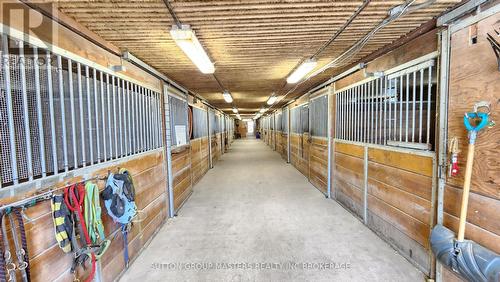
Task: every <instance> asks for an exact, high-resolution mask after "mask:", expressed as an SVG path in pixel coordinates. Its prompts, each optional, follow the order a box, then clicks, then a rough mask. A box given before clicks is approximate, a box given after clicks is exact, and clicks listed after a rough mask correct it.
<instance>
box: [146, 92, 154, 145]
mask: <svg viewBox="0 0 500 282" xmlns="http://www.w3.org/2000/svg"><path fill="white" fill-rule="evenodd" d="M152 95H153V93H152V91H151V90H149V89H148V96H147V98H148V100H147V101H148V109H147V113H148V131H149V132H148V136H149V139H150V140H149V149H150V150H151V149H153V141H154V139H153V107H152V105H151V102H152V101H151V99H152Z"/></svg>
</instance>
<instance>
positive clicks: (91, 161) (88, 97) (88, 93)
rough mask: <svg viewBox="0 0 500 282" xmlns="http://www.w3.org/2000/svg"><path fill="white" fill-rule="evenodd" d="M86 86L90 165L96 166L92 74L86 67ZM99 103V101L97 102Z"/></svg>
mask: <svg viewBox="0 0 500 282" xmlns="http://www.w3.org/2000/svg"><path fill="white" fill-rule="evenodd" d="M85 84H86V86H87V118H88V127H89V128H88V129H89V153H90V165H93V164H94V144H93V143H94V138H93V134H92V118H91V117H92V116H93V115H92V106H91V103H90V99H91V98H90V97H91V96H90V74H89V67H88V66H85ZM96 103H97V101H96Z"/></svg>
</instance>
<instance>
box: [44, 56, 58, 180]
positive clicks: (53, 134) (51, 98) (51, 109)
mask: <svg viewBox="0 0 500 282" xmlns="http://www.w3.org/2000/svg"><path fill="white" fill-rule="evenodd" d="M46 57H47V62H46V65H47V92H48V94H49V112H50V133H51V140H52V166H53V170H54V175H56V174H57V173H58V171H59V167H58V164H57V143H56V121H55V114H54V88H53V87H52V58H51V54H50V51H47V54H46Z"/></svg>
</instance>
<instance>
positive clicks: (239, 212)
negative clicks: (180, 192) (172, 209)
mask: <svg viewBox="0 0 500 282" xmlns="http://www.w3.org/2000/svg"><path fill="white" fill-rule="evenodd" d="M230 151H231V153H230V154H225V155H223V157H222V159H221V160H219V162H218V163H217V166H215V168H214V169H212V170H210V171H209V172H208V173H207V175H206V176H205V177H203V179H202V180H201V181H200V182H199V183H198V184H197V185H196V186H195V187H194V193H193V194H192V196H191V198H190V199H189V200H188V201H187V202H186V204H185V205H184V207H183V208H182V209H181V210H180V212H179V215H178V217H176V218H175V219H171V220H169V221H168V223H167V224H166V225H165V226H164V227H163V228H162V229H161V230H160V231H159V233H158V234H157V235H156V237H155V238H154V239H153V240H152V242H151V244H150V245H149V246H148V247H147V248H146V249H145V250H144V252H143V253H142V254H141V255H140V256H139V257H138V258H137V260H136V261H135V263H133V264H132V265H131V267H130V269H129V270H128V271H127V272H126V273H125V275H124V276H123V277H122V279H121V280H122V281H140V280H141V279H147V280H148V281H269V280H273V281H275V280H281V281H284V280H287V281H298V280H309V281H334V280H335V281H423V280H424V275H423V274H422V273H421V272H420V271H419V270H417V269H416V268H415V267H413V266H412V265H411V264H410V263H409V262H408V261H407V260H405V259H404V258H403V257H402V256H400V255H399V254H397V253H396V251H395V250H393V249H392V248H391V247H390V246H389V245H388V244H387V243H385V242H384V241H382V240H381V239H380V238H379V237H377V236H376V235H375V234H374V233H373V232H372V231H370V230H369V229H368V228H366V227H365V226H364V225H363V224H362V223H361V222H360V221H359V220H358V219H356V218H355V217H354V216H353V215H351V214H350V213H349V212H347V211H346V210H345V209H344V208H342V207H341V206H340V205H338V204H337V203H336V202H334V201H332V200H327V199H325V197H324V196H323V195H322V194H321V193H320V192H318V190H317V189H315V188H314V187H313V186H312V185H311V184H310V183H309V182H308V181H307V179H306V178H305V177H304V176H302V175H301V174H300V173H299V172H298V171H297V170H296V169H295V168H293V167H292V166H291V165H288V164H286V163H285V162H284V161H283V160H282V159H281V157H280V155H279V154H278V153H276V152H273V151H272V150H271V149H270V148H269V147H267V146H266V145H265V144H264V143H263V142H261V141H259V140H256V139H243V140H238V141H235V142H234V144H233V146H232V147H231V149H230ZM193 268H194V269H193Z"/></svg>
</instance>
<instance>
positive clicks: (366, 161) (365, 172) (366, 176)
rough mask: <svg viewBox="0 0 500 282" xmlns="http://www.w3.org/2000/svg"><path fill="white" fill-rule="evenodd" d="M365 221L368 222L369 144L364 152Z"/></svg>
mask: <svg viewBox="0 0 500 282" xmlns="http://www.w3.org/2000/svg"><path fill="white" fill-rule="evenodd" d="M363 180H364V189H363V222H364V223H365V224H368V146H364V154H363Z"/></svg>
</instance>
